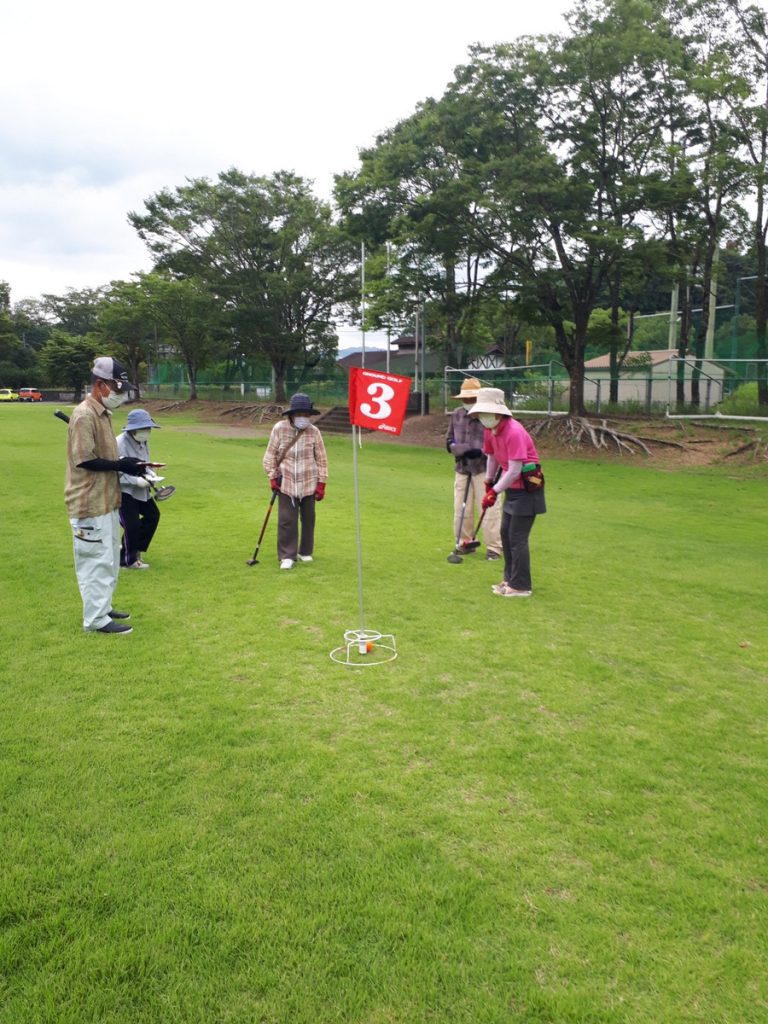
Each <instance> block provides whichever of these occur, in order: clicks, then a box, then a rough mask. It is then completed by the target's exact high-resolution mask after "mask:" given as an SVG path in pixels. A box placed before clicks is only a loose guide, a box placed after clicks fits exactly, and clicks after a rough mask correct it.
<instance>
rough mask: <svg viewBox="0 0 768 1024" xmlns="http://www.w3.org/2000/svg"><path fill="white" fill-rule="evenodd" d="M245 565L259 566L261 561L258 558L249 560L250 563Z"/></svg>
mask: <svg viewBox="0 0 768 1024" xmlns="http://www.w3.org/2000/svg"><path fill="white" fill-rule="evenodd" d="M245 564H246V565H258V564H259V560H258V558H249V559H248V561H247V562H246V563H245Z"/></svg>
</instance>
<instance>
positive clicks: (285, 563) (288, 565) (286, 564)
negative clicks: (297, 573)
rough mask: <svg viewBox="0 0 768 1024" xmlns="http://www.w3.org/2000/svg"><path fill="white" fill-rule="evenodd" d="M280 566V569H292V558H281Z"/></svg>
mask: <svg viewBox="0 0 768 1024" xmlns="http://www.w3.org/2000/svg"><path fill="white" fill-rule="evenodd" d="M280 568H281V569H292V568H293V559H292V558H284V559H283V560H282V562H281V563H280Z"/></svg>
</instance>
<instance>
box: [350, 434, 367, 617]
mask: <svg viewBox="0 0 768 1024" xmlns="http://www.w3.org/2000/svg"><path fill="white" fill-rule="evenodd" d="M359 430H360V428H359V427H356V426H353V427H352V476H353V479H354V485H355V531H356V536H357V602H358V605H359V608H360V632H361V633H362V632H364V631H365V615H364V613H363V548H362V544H361V542H360V478H359V476H358V472H357V447H358V431H359Z"/></svg>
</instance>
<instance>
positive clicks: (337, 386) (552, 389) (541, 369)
mask: <svg viewBox="0 0 768 1024" xmlns="http://www.w3.org/2000/svg"><path fill="white" fill-rule="evenodd" d="M705 365H706V366H707V369H704V368H702V367H696V366H695V364H694V360H693V359H692V358H690V357H689V359H688V360H687V361H685V363H683V362H682V361H677V360H676V359H673V360H670V362H669V363H668V364H667V365H665V366H664V367H663V369H656V370H647V369H641V370H634V371H631V372H626V373H620V374H619V375H618V377H617V388H616V390H617V393H618V401H616V402H612V401H611V381H610V377H609V376H608V374H607V373H605V374H600V375H598V374H594V375H590V374H589V373H588V374H587V375H586V377H585V381H584V399H585V407H586V409H587V411H588V412H590V413H593V414H601V413H602V414H605V413H608V412H617V413H630V414H631V413H642V414H646V415H651V414H653V413H659V414H664V413H665V412H667V411H676V412H683V411H689V410H691V409H695V410H696V411H699V412H713V411H716V410H719V411H721V412H730V413H734V414H742V415H750V414H751V415H758V414H763V415H765V413H766V410H765V408H764V407H763V408H762V409H761V408H760V406H759V405H758V401H757V382H758V380H760V379H762V380H765V379H768V360H758V359H716V360H714V361H707V362H706V364H705ZM466 376H474V377H477V378H478V379H479V380H481V381H482V383H483V385H484V386H486V387H496V388H500V389H501V390H502V391H503V392H504V395H505V398H506V400H507V403H508V405H509V407H510V408H512V409H515V408H518V409H523V408H524V409H526V410H530V411H533V410H542V411H548V412H564V411H567V409H568V392H569V386H570V380H569V377H568V374H567V372H566V370H565V368H564V367H563V366H562V364H561V363H556V362H550V363H543V364H540V365H538V366H515V367H497V368H495V369H486V370H474V369H473V370H469V369H460V368H454V367H445V369H444V370H443V372H442V373H441V374H432V375H427V376H426V379H425V382H424V388H425V399H426V401H425V406H426V408H427V409H428V410H431V411H433V412H435V411H440V410H444V411H448V410H451V409H454V408H456V403H455V401H452V400H451V396H452V395H454V394H456V393H457V392H458V389H459V387H460V386H461V380H462V379H463V378H464V377H466ZM696 379H697V380H698V390H699V400H698V404H697V403H695V402H694V390H693V382H694V380H696ZM678 380H679V381H680V389H681V390H682V396H683V400H682V402H680V401H678V390H679V389H678ZM347 389H348V378H347V375H346V374H343V375H339V376H338V377H333V378H324V379H313V380H296V381H292V380H288V382H287V384H286V390H287V393H288V394H292V393H293V392H295V391H303V392H305V393H306V394H308V395H309V396H310V398H311V399H312V401H313V402H314V403H315V405H317V406H318V407H322V408H328V407H331V406H334V405H346V404H347ZM141 392H142V395H143V396H144V397H146V398H153V399H167V400H169V401H174V400H175V401H183V400H184V399H186V398H188V397H189V384H187V383H186V382H184V381H180V380H179V381H175V382H173V383H164V384H157V383H150V384H144V385H142V389H141ZM197 393H198V398H200V399H201V400H204V401H220V402H229V403H232V404H234V403H237V402H243V403H248V404H257V403H263V402H266V403H268V402H274V401H275V399H274V391H273V387H272V382H271V381H269V380H261V381H248V382H245V383H232V382H231V381H230V382H216V381H206V382H205V383H201V384H198V387H197Z"/></svg>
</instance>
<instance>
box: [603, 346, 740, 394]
mask: <svg viewBox="0 0 768 1024" xmlns="http://www.w3.org/2000/svg"><path fill="white" fill-rule="evenodd" d="M631 357H632V359H633V363H635V365H632V366H629V367H626V368H623V369H621V370H620V371H619V393H618V400H619V403H621V404H624V403H628V402H639V403H641V404H643V405H646V406H650V405H667V404H669V405H674V404H675V402H676V401H677V380H678V373H679V370H680V364H681V363H684V364H685V366H684V370H683V381H684V389H685V401H686V403H689V402H690V401H691V378H692V376H693V369H694V365H695V363H696V360H695V359H694V358H693V356H686V358H685V360H681V359H679V358H678V356H677V352H676V351H675V350H674V349H672V350H668V349H652V350H650V351H644V352H632V353H631ZM638 358H639V359H642V360H644V361H645V365H640V366H638V365H636V361H637V360H638ZM609 363H610V356H608V355H607V354H606V355H604V356H597V358H596V359H589V360H588V361H587V362H586V363H585V364H584V376H585V380H584V401H585V402H588V403H594V402H597V401H598V397H599V400H600V403H601V404H605V403H606V402H608V400H609V398H610V377H611V370H610V365H609ZM699 375H700V379H699V394H700V399H701V404H702V406H704V407H705V408H709V407H710V406H713V405H716V404H717V403H718V402H720V401H721V400H722V399H723V397H724V384H725V368H724V367H723V366H721V365H720V363H716V362H715V361H714V360H712V359H702V360H701V365H700V368H699Z"/></svg>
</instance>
